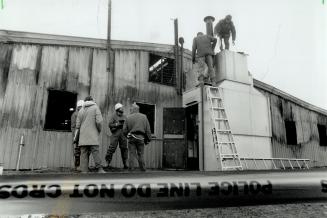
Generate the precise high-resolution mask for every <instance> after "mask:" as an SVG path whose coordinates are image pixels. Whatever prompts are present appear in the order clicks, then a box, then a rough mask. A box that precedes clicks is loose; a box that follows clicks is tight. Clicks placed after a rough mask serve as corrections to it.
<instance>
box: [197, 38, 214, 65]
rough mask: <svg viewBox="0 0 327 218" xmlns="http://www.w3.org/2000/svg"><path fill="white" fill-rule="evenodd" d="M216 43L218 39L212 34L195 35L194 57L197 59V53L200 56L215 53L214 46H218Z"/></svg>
mask: <svg viewBox="0 0 327 218" xmlns="http://www.w3.org/2000/svg"><path fill="white" fill-rule="evenodd" d="M216 43H217V39H216V38H214V37H212V36H208V35H202V36H197V37H195V38H194V39H193V45H192V58H193V59H195V53H196V54H197V56H198V57H204V56H206V55H214V54H215V52H214V47H215V46H216Z"/></svg>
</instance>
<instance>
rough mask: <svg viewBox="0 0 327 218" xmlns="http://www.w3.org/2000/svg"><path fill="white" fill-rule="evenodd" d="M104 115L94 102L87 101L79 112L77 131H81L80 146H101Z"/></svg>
mask: <svg viewBox="0 0 327 218" xmlns="http://www.w3.org/2000/svg"><path fill="white" fill-rule="evenodd" d="M102 121H103V118H102V115H101V112H100V109H99V107H98V106H97V105H96V103H95V102H93V101H86V102H85V103H84V107H83V108H82V109H81V110H80V111H79V112H78V115H77V119H76V129H79V130H80V134H79V143H78V144H79V145H80V146H81V145H99V135H100V132H101V127H102V126H101V125H102Z"/></svg>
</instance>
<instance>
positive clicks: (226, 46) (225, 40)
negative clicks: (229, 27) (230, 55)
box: [220, 35, 230, 51]
mask: <svg viewBox="0 0 327 218" xmlns="http://www.w3.org/2000/svg"><path fill="white" fill-rule="evenodd" d="M229 37H230V35H225V36H223V37H220V40H221V44H220V50H221V51H222V50H223V39H224V44H225V49H226V50H229Z"/></svg>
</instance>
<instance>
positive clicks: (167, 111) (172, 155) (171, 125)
mask: <svg viewBox="0 0 327 218" xmlns="http://www.w3.org/2000/svg"><path fill="white" fill-rule="evenodd" d="M186 161H187V149H186V145H185V110H184V108H164V109H163V156H162V165H163V168H165V169H186V166H187V164H186Z"/></svg>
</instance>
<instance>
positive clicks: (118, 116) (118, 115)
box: [106, 103, 128, 169]
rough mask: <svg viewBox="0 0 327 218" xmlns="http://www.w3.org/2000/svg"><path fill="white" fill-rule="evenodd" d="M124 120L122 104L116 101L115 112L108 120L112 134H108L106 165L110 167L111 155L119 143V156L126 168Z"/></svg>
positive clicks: (126, 153)
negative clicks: (108, 143)
mask: <svg viewBox="0 0 327 218" xmlns="http://www.w3.org/2000/svg"><path fill="white" fill-rule="evenodd" d="M125 120H126V116H125V115H124V109H123V105H122V104H121V103H117V104H116V105H115V113H114V114H113V116H112V117H111V118H110V120H109V128H110V131H111V133H112V135H111V136H110V145H109V148H108V150H107V154H106V161H107V163H108V167H110V162H111V159H112V155H113V154H114V153H115V151H116V149H117V146H118V144H119V148H120V153H121V158H122V161H123V164H124V169H128V167H127V159H128V149H127V139H126V136H125V135H124V134H123V126H124V122H125Z"/></svg>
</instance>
